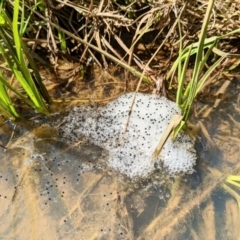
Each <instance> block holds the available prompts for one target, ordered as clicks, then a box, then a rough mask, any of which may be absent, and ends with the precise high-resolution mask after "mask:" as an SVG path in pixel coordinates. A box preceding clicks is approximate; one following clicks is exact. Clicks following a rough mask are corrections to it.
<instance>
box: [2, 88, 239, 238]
mask: <svg viewBox="0 0 240 240" xmlns="http://www.w3.org/2000/svg"><path fill="white" fill-rule="evenodd" d="M238 92H239V85H237V84H236V85H235V86H233V87H232V92H229V98H227V99H226V100H225V101H224V102H223V103H222V104H221V105H220V107H218V109H216V110H214V111H213V112H212V113H211V115H210V116H209V118H206V119H202V120H201V121H202V123H203V125H204V126H205V127H206V129H207V130H208V133H209V137H210V138H209V139H208V138H207V136H206V135H203V136H202V137H201V140H200V141H199V142H198V143H197V146H196V148H197V150H198V155H199V159H198V164H197V166H196V170H195V172H194V173H193V174H192V175H186V176H182V177H180V176H179V177H173V176H168V175H166V174H164V173H163V172H160V171H157V172H155V173H154V174H153V175H152V176H151V177H149V178H148V179H145V180H139V181H135V182H132V181H131V180H129V179H128V178H126V177H124V176H122V175H119V174H117V173H116V172H114V171H112V170H110V169H108V168H107V167H105V166H106V165H105V164H104V161H106V158H104V156H105V155H104V152H103V150H102V149H101V148H99V147H97V146H93V145H91V144H89V143H88V141H87V140H86V139H82V141H79V142H78V143H76V144H75V145H70V146H68V145H67V144H66V143H64V141H60V140H59V139H58V136H57V130H56V128H54V127H52V126H50V125H49V124H48V123H45V124H36V125H32V126H31V125H21V124H17V125H13V124H12V123H9V122H6V123H4V120H3V119H2V126H1V128H0V131H1V142H2V145H4V146H7V147H8V149H7V150H5V149H3V148H1V149H0V155H1V156H0V159H1V165H0V205H1V208H0V224H1V228H0V239H51V240H54V239H80V240H85V239H86V240H88V239H141V240H143V239H144V240H145V239H146V240H147V239H154V240H155V239H156V240H158V239H170V240H171V239H173V240H174V239H184V240H185V239H194V240H195V239H218V240H219V239H224V240H226V239H227V240H235V239H239V236H240V235H239V225H238V223H239V219H240V217H239V209H238V205H237V202H236V200H235V198H234V197H233V196H231V195H230V194H229V193H227V192H226V191H225V190H224V189H223V187H222V184H223V183H224V181H225V178H226V176H227V175H228V174H240V173H239V169H240V161H239V160H240V157H239V156H240V139H239V136H240V127H239V126H240V111H239V109H240V104H239V102H240V101H239V99H238V98H239V97H238ZM229 186H230V185H229ZM232 188H233V187H232ZM233 189H234V188H233ZM235 190H236V189H235Z"/></svg>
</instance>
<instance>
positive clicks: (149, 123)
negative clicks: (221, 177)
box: [60, 93, 196, 178]
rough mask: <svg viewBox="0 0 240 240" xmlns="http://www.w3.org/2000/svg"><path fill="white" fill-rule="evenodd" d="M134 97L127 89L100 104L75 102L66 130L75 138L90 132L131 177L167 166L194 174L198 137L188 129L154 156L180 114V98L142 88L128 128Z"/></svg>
mask: <svg viewBox="0 0 240 240" xmlns="http://www.w3.org/2000/svg"><path fill="white" fill-rule="evenodd" d="M133 96H134V93H127V94H124V95H122V96H121V97H119V98H117V99H116V100H114V101H112V102H110V103H108V104H107V105H106V106H103V107H98V108H91V107H86V106H81V107H74V108H73V109H72V110H70V111H69V114H68V116H66V117H65V118H64V124H63V125H61V127H60V133H61V135H62V136H63V137H64V138H65V139H68V141H69V143H72V142H74V141H77V140H79V139H81V138H82V136H86V137H88V138H89V139H90V141H91V142H92V143H93V144H96V145H98V146H100V147H102V148H104V149H106V150H107V151H108V152H109V159H108V166H109V167H111V168H113V169H115V170H117V171H119V172H120V173H123V174H125V175H127V176H129V177H131V178H136V177H147V176H148V175H149V174H151V173H152V172H153V171H154V170H155V169H156V168H161V166H163V167H164V168H165V169H167V171H168V172H169V173H170V174H178V173H180V172H183V173H192V172H193V166H194V164H195V161H196V152H195V150H194V140H193V139H191V138H190V137H189V136H187V135H185V134H183V133H180V134H179V135H178V137H177V138H176V139H175V140H174V141H173V140H172V139H170V138H169V139H168V140H167V142H166V143H165V145H164V147H163V149H162V151H161V153H160V155H159V156H158V157H157V158H155V159H152V155H153V152H154V150H155V148H156V146H157V145H158V142H159V140H160V138H161V137H162V135H163V133H164V131H165V130H166V128H167V126H168V124H169V123H170V121H171V119H172V117H173V116H174V115H175V114H180V109H179V108H178V107H177V106H176V104H175V103H174V102H172V101H169V100H168V99H166V98H165V97H160V96H157V95H148V94H143V93H138V94H137V97H136V99H135V103H134V106H133V109H132V112H131V117H130V120H129V122H128V127H127V130H126V132H125V133H124V129H125V126H126V123H127V119H128V115H129V110H130V106H131V103H132V99H133ZM123 133H124V134H123Z"/></svg>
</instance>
